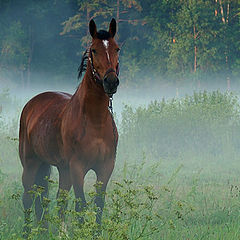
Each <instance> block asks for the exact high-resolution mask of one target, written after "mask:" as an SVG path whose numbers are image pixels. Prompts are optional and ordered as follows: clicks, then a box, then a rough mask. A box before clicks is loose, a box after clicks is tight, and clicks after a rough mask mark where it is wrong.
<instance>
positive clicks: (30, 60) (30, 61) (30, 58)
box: [24, 25, 33, 88]
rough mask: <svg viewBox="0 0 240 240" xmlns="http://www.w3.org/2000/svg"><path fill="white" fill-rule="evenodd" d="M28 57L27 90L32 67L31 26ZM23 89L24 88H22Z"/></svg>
mask: <svg viewBox="0 0 240 240" xmlns="http://www.w3.org/2000/svg"><path fill="white" fill-rule="evenodd" d="M29 41H30V43H29V44H30V46H29V56H28V67H27V84H26V85H27V86H26V87H28V88H29V86H30V82H31V65H32V55H33V33H32V25H30V26H29ZM24 87H25V86H24Z"/></svg>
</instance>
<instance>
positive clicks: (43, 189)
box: [34, 163, 51, 229]
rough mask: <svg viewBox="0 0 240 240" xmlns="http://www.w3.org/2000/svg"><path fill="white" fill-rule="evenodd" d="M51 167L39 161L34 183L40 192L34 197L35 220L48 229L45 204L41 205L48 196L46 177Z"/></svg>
mask: <svg viewBox="0 0 240 240" xmlns="http://www.w3.org/2000/svg"><path fill="white" fill-rule="evenodd" d="M50 173H51V167H50V165H49V164H47V163H41V165H40V166H39V168H38V170H37V174H36V178H35V182H34V184H36V185H37V191H39V192H40V194H38V195H37V198H36V199H35V213H36V217H37V221H41V220H42V222H43V227H44V228H45V229H48V223H47V221H46V219H45V216H46V214H47V205H45V206H44V207H43V200H44V198H47V197H48V178H49V177H50Z"/></svg>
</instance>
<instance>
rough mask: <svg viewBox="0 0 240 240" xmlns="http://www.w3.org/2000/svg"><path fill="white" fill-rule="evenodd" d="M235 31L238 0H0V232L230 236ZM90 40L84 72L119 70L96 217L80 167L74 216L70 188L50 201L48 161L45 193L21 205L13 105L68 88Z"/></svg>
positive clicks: (237, 142)
mask: <svg viewBox="0 0 240 240" xmlns="http://www.w3.org/2000/svg"><path fill="white" fill-rule="evenodd" d="M113 18H114V19H115V21H114V20H112V19H113ZM91 20H94V23H93V21H91ZM115 23H116V27H115ZM95 24H96V28H97V29H96V28H95ZM100 29H101V30H105V31H107V32H101V33H99V30H100ZM115 31H116V34H115V33H114V32H115ZM103 36H105V37H103ZM106 36H107V37H106ZM109 36H110V37H109ZM96 38H98V39H97V40H99V39H100V40H102V41H103V40H104V41H108V43H107V44H104V42H101V41H99V42H100V43H101V44H100V45H99V46H100V47H99V46H98V44H95V45H94V44H93V45H91V43H92V41H94V39H95V40H96ZM101 38H103V39H101ZM111 38H114V40H116V42H117V43H118V45H114V44H113V45H112V46H113V47H112V46H111V44H112V43H114V42H112V43H111V44H110V45H108V44H109V41H110V40H111V41H113V40H112V39H111ZM109 39H110V40H109ZM239 39H240V1H220V0H219V1H218V0H215V1H213V0H204V1H203V0H198V1H192V0H191V1H190V0H184V1H182V0H171V1H162V0H154V1H152V0H117V1H115V0H114V1H113V0H105V1H98V0H88V1H79V0H57V1H51V0H45V1H35V0H21V1H19V0H11V1H6V0H0V240H16V239H18V240H23V239H24V238H23V233H24V231H25V230H26V229H28V230H29V232H28V238H27V239H28V240H42V239H44V240H47V239H51V240H53V239H54V240H58V239H64V240H70V239H71V240H92V239H98V240H126V239H128V240H159V239H161V240H186V239H188V240H220V239H221V240H237V239H240V228H239V226H240V181H239V180H240V57H239V56H240V44H239ZM96 45H97V46H96ZM90 48H91V53H92V59H91V61H92V63H93V66H92V68H93V67H94V64H96V63H98V62H101V63H103V62H104V61H108V64H109V63H110V64H112V65H111V66H112V67H113V69H114V70H116V72H117V69H118V61H119V67H120V74H119V80H120V84H119V87H118V90H117V93H116V94H114V96H113V111H114V119H115V122H116V125H117V128H118V133H119V141H118V146H117V154H116V161H115V168H114V171H113V173H112V175H111V178H110V181H109V183H108V186H107V190H106V203H105V206H104V210H103V217H102V224H101V225H98V224H96V215H97V214H98V212H99V209H97V208H96V206H95V203H94V199H95V197H96V194H95V187H96V188H99V186H100V185H101V183H99V185H98V184H97V185H95V183H96V175H95V173H94V171H92V170H91V171H89V173H88V174H87V175H86V177H85V185H84V192H85V195H86V202H87V203H86V207H85V208H84V209H83V211H82V213H79V212H78V211H76V210H75V206H76V204H79V203H80V202H79V199H78V200H76V199H75V195H74V191H73V188H72V189H71V190H70V192H69V193H67V192H61V193H60V194H59V198H58V199H56V195H57V192H58V177H59V176H58V171H57V168H55V167H52V173H51V176H50V178H48V179H45V182H48V185H49V195H46V196H45V197H43V198H42V199H41V201H39V200H40V197H39V196H41V194H42V193H43V192H44V189H46V188H41V187H39V186H36V185H35V186H33V187H32V188H31V191H30V192H29V194H30V195H31V196H30V195H28V197H29V196H30V198H29V199H30V201H29V202H31V200H33V207H31V208H30V209H29V210H27V211H24V206H23V202H22V196H23V191H24V190H23V184H22V173H23V168H22V165H21V162H20V158H19V146H18V145H19V136H18V134H19V120H20V114H21V111H22V109H23V107H24V105H25V104H26V103H27V102H28V101H29V100H30V99H31V98H32V97H34V96H36V95H37V94H39V93H42V92H46V91H58V92H67V93H70V94H74V92H75V91H76V89H77V87H78V85H79V84H80V82H81V81H82V78H83V76H84V73H83V76H82V77H81V79H80V80H78V79H77V76H78V69H79V66H80V69H81V66H82V69H84V65H85V63H86V61H87V60H89V59H88V58H87V57H86V55H85V58H84V52H85V51H86V49H88V50H89V49H90ZM99 49H100V51H99ZM103 49H104V51H105V52H106V54H105V53H104V54H99V52H101V51H102V50H103ZM109 49H110V50H111V52H110V53H109ZM89 51H90V50H89ZM95 54H96V55H95ZM98 54H99V55H98ZM109 54H110V57H109ZM90 56H91V55H90ZM98 58H99V59H100V60H99V59H98ZM84 59H85V61H84ZM104 59H105V60H104ZM82 60H83V61H82ZM113 61H116V62H115V63H112V62H113ZM81 63H82V64H81ZM115 64H116V65H115ZM96 65H97V66H98V69H99V68H101V66H102V65H101V64H99V65H98V64H96ZM89 66H90V65H89ZM92 71H93V69H92ZM108 74H109V73H108ZM112 77H113V76H112ZM112 80H115V81H116V80H117V78H116V76H115V75H114V79H112ZM44 126H49V125H44ZM77 131H78V129H76V132H77ZM106 135H107V134H106ZM98 140H99V139H98ZM99 141H101V140H99ZM99 146H100V145H99ZM71 149H74V147H72V148H71ZM99 151H100V150H99ZM79 169H80V168H79ZM31 170H32V169H31ZM29 172H31V171H29ZM39 172H40V174H41V173H42V172H41V171H39ZM31 173H32V172H31ZM44 176H45V175H44ZM27 180H28V179H27ZM35 180H36V179H35ZM35 182H36V181H35ZM28 183H29V181H26V184H28ZM25 197H26V195H25ZM97 197H98V196H97ZM29 199H28V200H29ZM25 200H26V199H25ZM38 202H41V206H42V208H43V212H44V213H46V218H47V220H48V223H49V228H48V229H47V228H46V225H45V224H46V222H45V221H44V219H43V216H42V217H41V220H40V221H36V218H35V215H34V212H35V206H36V203H38ZM66 202H68V207H67V208H66V209H64V207H63V208H62V206H65V204H66ZM25 203H26V202H25ZM59 210H63V213H64V215H65V219H64V221H63V219H62V218H61V216H60V215H61V214H60V215H59ZM24 214H25V217H24ZM28 214H30V217H29V218H28V217H26V216H28ZM83 219H84V221H82V220H83ZM26 220H27V221H28V224H26V225H25V224H24V222H26ZM79 220H80V221H79ZM23 229H25V230H23ZM25 233H26V232H25Z"/></svg>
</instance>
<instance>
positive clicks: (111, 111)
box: [108, 97, 117, 160]
mask: <svg viewBox="0 0 240 240" xmlns="http://www.w3.org/2000/svg"><path fill="white" fill-rule="evenodd" d="M112 101H113V98H112V97H110V98H109V106H108V109H109V112H110V113H111V117H112V127H113V137H114V146H115V160H116V154H117V136H116V125H115V123H114V116H113V107H112Z"/></svg>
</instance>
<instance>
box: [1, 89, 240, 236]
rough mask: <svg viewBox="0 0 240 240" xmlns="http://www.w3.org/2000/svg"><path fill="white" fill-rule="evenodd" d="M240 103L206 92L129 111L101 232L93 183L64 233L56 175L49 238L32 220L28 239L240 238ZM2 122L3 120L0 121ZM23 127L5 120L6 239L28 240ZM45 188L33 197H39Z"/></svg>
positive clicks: (122, 125) (3, 220)
mask: <svg viewBox="0 0 240 240" xmlns="http://www.w3.org/2000/svg"><path fill="white" fill-rule="evenodd" d="M239 110H240V107H239V103H238V98H237V97H236V96H234V95H233V94H231V93H228V92H227V93H220V92H211V93H207V92H201V93H195V94H194V95H193V96H186V97H184V98H181V99H172V100H169V101H165V100H162V101H160V102H152V103H151V104H150V105H149V106H147V107H139V108H137V109H134V108H132V107H131V106H126V107H125V110H124V111H123V113H122V121H121V123H120V126H119V132H120V138H119V139H120V142H119V147H118V154H117V160H116V167H115V170H114V173H113V176H112V178H111V181H110V183H109V186H108V189H107V194H106V206H105V208H104V214H103V224H102V227H101V229H99V227H98V226H96V224H95V213H96V208H95V206H94V204H93V198H94V192H93V190H94V189H93V187H92V186H91V185H92V183H94V180H95V177H94V175H93V174H92V173H90V174H89V175H88V176H87V179H86V187H85V191H86V193H87V201H88V207H87V208H86V210H85V212H84V213H83V215H84V216H85V222H84V224H82V225H80V224H79V223H78V221H77V218H78V217H79V213H76V212H75V211H74V204H75V198H74V194H73V191H71V192H70V193H69V194H68V195H66V196H65V197H67V199H69V206H68V210H67V211H66V220H65V226H64V227H63V224H62V222H61V220H60V219H59V218H58V215H57V212H58V206H59V201H57V200H56V199H55V196H56V192H57V174H56V171H55V172H54V174H53V177H52V179H53V180H49V182H50V195H49V197H48V198H46V199H44V201H43V205H44V207H45V209H47V208H48V209H49V214H48V220H49V232H48V233H46V231H45V230H44V229H43V228H42V225H41V223H36V222H35V220H34V217H33V214H32V222H31V223H30V224H31V229H32V231H31V234H30V236H29V239H93V238H96V239H104V240H105V239H114V240H115V239H132V240H133V239H134V240H135V239H166V240H168V239H194V240H195V239H224V240H225V239H234V240H235V239H240V229H239V226H240V210H239V209H240V184H239V171H240V164H239V159H240V152H239V139H238V136H239V134H238V133H239V131H240V125H239V123H240V121H239V119H240V118H239ZM0 116H1V115H0ZM17 122H18V116H15V118H14V120H13V121H8V123H7V125H6V122H5V120H4V119H1V118H0V141H1V144H0V166H1V168H0V170H1V171H0V239H4V240H5V239H22V226H23V224H24V223H23V207H22V203H21V195H22V191H23V189H22V186H21V166H20V164H19V159H18V154H17V144H18V142H17V141H16V139H15V138H16V137H17ZM39 191H41V189H38V188H36V189H35V190H34V191H33V193H32V194H33V198H34V197H36V196H37V195H38V194H39Z"/></svg>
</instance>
